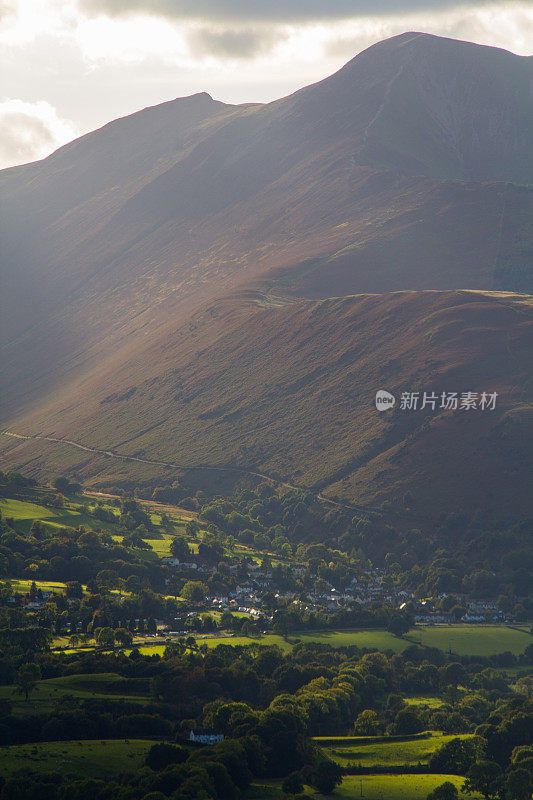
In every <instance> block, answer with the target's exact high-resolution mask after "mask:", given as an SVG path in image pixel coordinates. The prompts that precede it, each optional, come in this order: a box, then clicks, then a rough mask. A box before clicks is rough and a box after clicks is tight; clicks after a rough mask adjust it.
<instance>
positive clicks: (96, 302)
mask: <svg viewBox="0 0 533 800" xmlns="http://www.w3.org/2000/svg"><path fill="white" fill-rule="evenodd" d="M532 81H533V62H532V60H531V59H530V58H522V57H518V56H514V55H512V54H510V53H507V52H504V51H500V50H496V49H494V48H485V47H480V46H477V45H473V44H468V43H464V42H456V41H453V40H449V39H441V38H438V37H434V36H427V35H425V34H418V33H407V34H404V35H402V36H398V37H394V38H392V39H389V40H387V41H385V42H381V43H380V44H378V45H375V46H373V47H371V48H369V49H368V50H366V51H365V52H363V53H361V54H360V55H358V56H357V57H356V58H354V59H353V60H352V61H350V62H349V63H348V64H346V66H345V67H343V68H342V69H341V70H340V71H339V72H338V73H336V74H335V75H332V76H330V77H329V78H327V79H325V80H323V81H321V82H319V83H317V84H314V85H312V86H309V87H306V88H305V89H302V90H300V91H298V92H296V93H294V94H293V95H291V96H289V97H286V98H283V99H281V100H278V101H275V102H273V103H269V104H267V105H261V104H248V105H243V106H231V105H227V104H224V103H220V102H217V101H215V100H213V99H212V98H211V97H210V96H209V95H207V94H199V95H193V96H192V97H189V98H179V99H177V100H174V101H172V102H170V103H166V104H163V105H161V106H156V107H154V108H150V109H145V110H144V111H141V112H139V113H137V114H133V115H131V116H130V117H126V118H124V119H120V120H116V121H114V122H112V123H110V124H109V125H107V126H104V127H103V128H102V129H100V130H98V131H95V132H93V133H90V134H88V135H87V136H84V137H82V138H81V139H78V140H76V141H75V142H72V143H70V144H69V145H67V146H65V147H63V148H61V149H60V150H58V151H57V152H56V153H54V154H53V155H52V156H50V157H49V158H47V159H45V160H44V161H41V162H37V163H35V164H28V165H25V166H23V167H17V168H13V169H10V170H5V171H4V172H2V173H0V202H1V203H2V222H1V230H0V235H1V237H2V242H3V264H2V271H3V276H2V314H1V317H0V324H1V327H2V342H3V345H2V351H1V363H2V374H3V384H4V397H3V402H2V426H3V427H4V428H7V429H9V430H12V431H15V432H18V433H21V434H24V435H28V434H34V433H38V434H45V435H51V436H55V437H63V436H66V437H67V438H71V439H72V440H73V441H76V442H79V443H81V444H84V445H86V446H87V445H88V446H91V447H96V448H99V449H104V450H108V449H116V448H118V449H121V450H122V451H123V452H128V453H137V452H139V453H141V454H142V455H143V457H144V458H146V460H149V459H150V460H154V461H157V460H160V461H161V460H168V461H169V462H172V463H175V464H184V465H190V464H209V465H224V466H226V465H235V464H238V465H240V466H244V467H246V468H254V469H261V470H263V469H264V470H270V471H277V472H279V474H280V475H281V476H282V477H284V478H287V479H290V480H295V481H296V480H297V481H298V482H301V483H303V484H306V485H313V486H317V487H321V486H332V489H331V491H332V492H333V493H336V494H339V495H341V496H343V497H347V498H352V499H353V498H360V499H361V500H364V501H365V502H368V503H374V502H381V500H382V499H386V498H387V497H388V496H392V495H395V494H396V493H397V492H399V491H403V490H404V485H405V486H407V485H413V486H417V487H418V486H420V485H421V483H424V484H426V485H427V498H426V499H424V500H423V502H426V501H431V502H432V503H433V502H434V499H433V495H434V494H435V493H436V480H437V478H436V474H435V471H437V472H438V474H439V475H440V473H441V469H442V465H441V466H439V467H438V469H437V467H436V466H435V465H434V461H433V458H432V456H431V453H433V451H434V449H435V448H437V449H439V448H440V447H441V443H442V441H443V440H444V437H446V440H447V442H448V444H447V456H446V458H447V459H448V460H447V462H446V469H447V471H448V472H450V473H451V477H450V481H451V484H450V495H449V497H452V496H453V497H454V498H455V497H457V498H458V499H459V501H460V502H464V503H466V504H468V505H472V506H477V505H478V504H479V503H481V502H483V503H484V502H485V501H487V502H491V503H494V504H495V505H497V504H498V503H499V502H500V500H499V499H498V500H497V498H500V495H501V502H504V504H506V505H509V506H516V507H518V506H520V503H521V501H520V500H518V499H517V498H519V497H520V496H521V478H520V477H518V478H517V479H516V480H515V478H514V472H513V470H516V469H518V471H520V467H517V466H516V465H517V463H518V464H519V463H520V459H521V457H522V456H521V455H520V453H521V450H520V443H521V442H522V441H523V436H522V420H523V417H524V415H525V411H523V408H524V407H525V404H526V402H527V401H528V395H527V394H526V387H525V376H526V374H527V368H526V364H525V361H524V359H525V354H526V347H525V338H524V337H525V330H526V329H525V323H524V321H525V318H526V312H527V306H526V305H525V304H524V303H520V302H519V301H518V300H517V299H515V298H514V297H512V296H501V297H500V296H497V295H490V296H489V295H487V294H484V295H474V294H469V293H465V292H457V291H456V290H458V289H467V290H480V291H483V292H489V291H492V292H494V291H496V290H497V291H501V290H503V291H510V292H516V291H526V292H527V291H531V290H532V288H533V284H532V282H531V281H532V278H531V263H532V255H533V225H532V220H533V213H532V212H533V186H532V184H533V162H532V156H531V154H532V153H533V147H532V145H533V142H532V130H533V125H532V124H531V122H532V108H533V104H532V102H531V98H532V94H531V86H532ZM435 290H439V291H438V292H436V291H435ZM378 293H384V294H383V296H381V297H379V296H377V294H378ZM364 295H365V296H364ZM247 298H248V299H247ZM326 298H340V299H326ZM317 301H318V302H317ZM446 309H453V311H451V310H448V311H446ZM434 314H437V316H438V319H437V320H436V321H435V320H434V316H433V315H434ZM447 314H451V315H452V318H453V319H451V320H449V319H448V318H447V316H446V315H447ZM322 317H324V322H323V323H320V320H321V318H322ZM434 324H435V325H436V331H433V325H434ZM285 337H286V338H285ZM291 337H294V339H292V338H291ZM361 342H363V344H361ZM509 342H511V344H509ZM291 343H298V351H293V350H292V349H291V348H292V347H293V344H291ZM515 351H516V353H515ZM509 353H511V354H512V357H511V358H509ZM339 359H340V360H339ZM452 380H455V381H456V382H457V383H458V384H460V385H459V387H458V388H459V389H460V390H465V391H466V390H473V391H476V390H479V391H482V390H484V389H485V388H492V390H496V389H497V388H498V387H499V386H501V387H502V395H503V397H502V403H503V404H504V405H503V406H501V407H500V409H499V411H498V419H500V416H501V418H502V419H503V420H504V421H505V422H504V428H505V433H504V434H503V433H502V430H503V429H502V428H498V429H497V431H496V432H495V431H494V430H493V427H492V423H490V424H489V423H488V419H489V417H488V415H485V416H480V417H479V418H476V421H475V424H474V425H471V426H469V427H468V429H466V426H461V427H460V428H458V427H457V425H460V424H461V423H459V422H458V421H456V418H455V417H454V418H453V420H451V419H450V420H448V419H446V418H442V419H441V418H440V417H439V418H438V419H436V420H435V422H434V424H433V425H432V426H431V427H429V428H428V429H427V430H425V429H423V433H420V434H418V433H417V434H416V437H415V438H414V439H412V438H410V439H409V442H410V444H409V447H408V448H407V451H406V450H405V449H401V448H402V447H403V443H404V442H405V441H406V437H412V435H413V429H414V428H416V429H417V430H418V428H419V427H420V426H421V422H422V416H421V415H417V417H416V421H414V420H413V421H409V420H408V419H407V418H405V419H404V418H403V417H401V416H400V417H399V418H398V424H399V425H401V426H403V427H402V429H401V430H400V429H399V428H397V427H396V424H395V425H390V423H389V422H387V420H386V419H385V418H383V417H382V416H381V415H377V414H376V412H375V410H374V409H373V407H372V405H371V401H372V397H373V393H374V392H375V390H376V389H377V388H381V387H382V386H385V385H386V386H388V387H389V388H391V389H393V390H394V389H396V390H401V389H410V388H411V387H412V386H413V384H414V385H415V386H420V387H421V388H425V387H426V386H428V388H432V386H435V388H441V387H442V389H443V390H447V389H448V388H449V387H448V385H446V386H444V384H445V383H446V384H447V382H448V381H452ZM471 383H475V386H472V385H471ZM429 384H431V386H430V385H429ZM437 384H438V386H437ZM450 390H454V387H452V388H451V389H450ZM504 397H505V400H504V399H503V398H504ZM393 413H394V415H396V414H397V412H396V411H395V412H393ZM394 419H396V416H395V417H394ZM457 419H462V417H458V418H457ZM490 419H493V418H492V417H490ZM406 420H407V421H406ZM487 425H488V426H489V427H488V429H487V430H485V427H486V426H487ZM463 427H465V430H464V431H463ZM389 428H390V429H389ZM404 428H405V430H404ZM466 430H468V432H469V435H470V432H471V433H472V434H473V436H474V439H475V440H476V442H477V438H476V437H480V436H482V437H483V438H482V441H483V444H479V443H478V444H476V445H475V448H476V451H479V459H480V460H481V461H482V462H483V467H482V469H483V474H485V473H486V478H484V479H481V478H480V477H479V476H477V475H476V478H475V485H472V484H473V483H474V482H473V481H472V479H471V478H468V475H469V474H471V473H470V472H469V467H468V466H467V461H466V459H465V448H466V443H467V440H468V436H466ZM309 431H312V432H313V436H312V437H310V436H309ZM503 435H505V436H509V437H510V438H509V440H508V442H507V444H506V446H505V448H503V447H499V446H498V441H499V440H498V436H503ZM465 436H466V438H465ZM515 436H516V442H517V444H516V446H517V447H518V448H519V450H520V453H519V455H518V456H516V454H515V453H514V450H513V447H514V441H515ZM506 441H507V440H506ZM450 442H451V444H450ZM470 444H471V446H472V447H474V440H472V443H469V446H470ZM1 447H2V448H3V449H4V450H5V451H6V452H5V457H6V459H7V460H8V461H9V463H16V464H19V463H22V462H24V461H26V460H28V459H30V460H31V459H33V458H34V457H35V456H37V457H38V459H39V461H38V463H36V464H35V465H34V466H35V468H36V469H37V468H39V469H41V470H42V469H45V468H52V466H53V467H54V468H59V467H62V466H64V467H70V468H75V467H76V468H79V469H80V470H81V472H82V474H83V475H84V477H87V478H95V480H96V475H97V474H100V477H101V480H104V477H105V476H108V477H109V476H112V475H114V476H115V477H116V476H117V474H120V475H121V476H122V477H123V478H125V479H126V478H127V477H128V476H129V477H133V476H134V475H136V474H137V473H138V472H139V471H141V472H143V471H144V473H150V474H152V475H153V473H154V471H155V472H157V470H158V469H160V467H156V466H154V467H153V468H152V467H150V466H149V465H145V466H144V467H142V468H141V467H140V466H139V465H133V464H131V463H130V464H126V463H123V462H116V463H115V464H114V465H113V466H111V465H110V464H109V463H108V460H107V459H102V457H90V456H88V455H87V454H86V453H85V455H82V459H83V461H84V463H83V464H82V463H81V462H80V461H79V459H80V452H78V453H76V452H75V451H72V448H70V449H69V450H68V452H64V448H63V450H61V453H60V450H59V449H56V450H55V455H54V454H53V452H52V451H53V446H52V445H43V444H41V445H38V444H37V443H35V442H34V443H32V444H31V445H29V444H26V445H20V444H18V445H16V446H15V447H14V443H13V442H12V441H5V442H4V441H2V444H1ZM13 448H14V449H13ZM43 448H44V449H43ZM503 450H505V452H501V453H500V451H503ZM402 453H403V455H401V454H402ZM317 454H319V457H318V458H317ZM501 459H503V460H501ZM102 461H103V463H102ZM459 462H461V465H460V464H459ZM507 462H509V463H507ZM32 463H33V462H32ZM504 463H505V473H506V475H507V476H508V478H506V480H508V484H509V485H508V487H507V485H506V483H505V480H504V481H500V480H499V479H498V480H496V477H495V476H496V474H499V473H500V472H501V471H502V464H504ZM508 468H509V469H508ZM509 470H511V472H509ZM419 473H423V474H419ZM377 475H379V481H375V478H376V476H377ZM461 476H462V477H461ZM339 480H342V483H341V484H338V481H339ZM494 483H498V484H499V487H500V489H501V491H500V489H498V491H496V493H493V491H492V490H493V484H494ZM378 484H379V487H378ZM506 487H507V488H506ZM424 491H425V490H424ZM452 493H453V494H452ZM447 497H448V496H447V495H446V493H442V496H441V499H440V500H439V501H438V502H442V503H444V502H447ZM449 497H448V499H449ZM435 502H436V500H435Z"/></svg>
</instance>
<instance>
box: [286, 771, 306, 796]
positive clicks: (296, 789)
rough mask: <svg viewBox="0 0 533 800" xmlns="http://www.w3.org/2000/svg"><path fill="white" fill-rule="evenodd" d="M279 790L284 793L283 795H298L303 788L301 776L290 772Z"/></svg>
mask: <svg viewBox="0 0 533 800" xmlns="http://www.w3.org/2000/svg"><path fill="white" fill-rule="evenodd" d="M281 788H282V790H283V791H284V792H285V794H300V792H301V791H302V790H303V788H304V784H303V781H302V776H301V775H300V773H299V772H291V774H290V775H287V777H286V778H285V780H284V781H283V783H282V784H281Z"/></svg>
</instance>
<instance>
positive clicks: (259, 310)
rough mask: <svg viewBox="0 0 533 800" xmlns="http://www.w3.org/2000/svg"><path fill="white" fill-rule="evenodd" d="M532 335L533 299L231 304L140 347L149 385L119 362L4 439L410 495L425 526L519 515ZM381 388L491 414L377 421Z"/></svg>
mask: <svg viewBox="0 0 533 800" xmlns="http://www.w3.org/2000/svg"><path fill="white" fill-rule="evenodd" d="M531 324H532V316H531V298H526V297H525V296H522V297H520V296H513V295H487V294H484V293H475V292H465V291H461V292H451V291H447V292H398V293H391V294H387V295H373V296H364V295H361V296H353V297H344V298H332V299H329V300H322V301H311V300H297V301H294V302H287V301H280V302H279V304H270V305H265V303H264V301H263V300H262V299H261V298H247V299H244V298H236V299H234V300H233V301H228V300H226V301H223V302H220V303H216V304H214V305H212V306H210V307H209V308H207V309H206V310H205V311H204V312H203V313H201V314H199V315H197V316H196V317H195V319H194V320H193V321H192V322H191V323H187V325H186V326H182V327H179V326H177V327H176V329H175V330H174V332H173V334H172V335H168V336H167V337H166V338H165V340H164V342H158V343H155V344H152V345H149V346H148V347H147V349H146V350H145V351H144V352H143V353H142V359H141V360H142V364H143V370H142V372H141V371H140V370H139V366H138V364H137V363H136V360H135V359H133V360H132V361H130V362H127V363H124V364H123V365H122V367H121V368H120V369H119V370H118V371H117V372H116V373H115V374H114V375H110V374H109V375H106V376H103V377H102V378H101V379H99V380H96V379H94V380H93V381H91V383H90V384H89V386H90V390H91V394H90V396H87V394H86V391H85V388H84V385H83V383H80V384H79V385H77V386H75V387H74V388H73V391H72V394H71V395H62V397H61V401H62V405H57V404H52V405H51V406H50V407H49V408H48V409H45V411H44V414H45V416H44V420H45V422H44V423H43V422H42V421H41V420H42V414H43V409H41V408H40V409H39V411H38V413H37V414H34V415H29V416H27V417H25V418H22V419H20V420H17V421H16V422H15V424H14V426H13V430H15V431H19V432H24V431H31V432H32V433H39V434H45V435H50V436H53V437H55V438H59V439H67V440H73V441H76V442H78V443H81V444H83V445H85V446H88V447H92V448H97V449H99V450H111V451H112V452H113V453H114V454H116V455H128V456H135V457H137V458H140V459H143V460H144V459H146V460H147V461H150V460H154V461H155V460H159V461H167V462H170V463H173V464H178V465H183V466H184V467H187V466H191V467H192V466H199V465H218V466H226V467H232V466H233V467H235V466H238V467H241V468H243V469H245V470H250V471H258V472H263V473H267V474H270V475H271V474H275V475H280V476H282V477H283V478H284V479H286V480H290V481H293V482H294V483H295V484H298V485H303V486H309V487H313V488H315V489H316V490H319V489H323V490H324V493H325V494H329V495H337V496H339V497H341V498H343V499H346V500H348V501H350V502H357V503H362V504H365V505H371V506H375V505H376V504H379V503H381V502H382V501H383V500H385V499H390V498H392V497H398V496H402V495H403V494H404V493H405V492H406V491H407V490H411V492H412V493H413V495H414V497H415V498H416V501H415V505H416V506H417V507H418V508H419V509H420V508H425V509H426V510H427V511H428V513H429V512H430V511H431V512H435V513H436V512H439V511H441V510H443V509H445V508H446V507H447V506H448V505H449V504H453V507H454V508H455V507H456V506H458V507H465V508H469V509H471V510H475V509H476V508H480V507H483V508H485V509H488V508H493V509H498V510H499V511H502V510H503V509H506V510H507V511H508V512H511V511H514V512H515V513H523V512H525V509H526V506H527V491H526V487H527V482H528V474H530V471H531V466H532V465H531V450H530V447H529V445H528V440H529V435H530V433H531V413H530V411H531V409H530V406H528V403H527V398H528V385H527V382H528V376H530V375H531V373H532V367H533V364H532V357H531V349H530V343H531ZM378 389H387V390H388V391H390V392H392V393H393V394H395V396H396V397H397V398H398V400H399V398H400V396H401V393H402V392H404V391H407V392H410V391H419V392H421V393H422V392H424V391H427V392H428V393H429V392H435V393H436V394H437V395H439V397H440V394H441V392H459V393H461V392H468V391H471V392H478V393H481V392H483V391H486V392H497V393H498V399H497V404H496V409H495V410H494V411H489V410H484V411H483V410H481V409H479V408H478V409H476V410H470V411H464V410H463V411H461V410H457V411H443V410H440V409H439V408H438V407H437V408H436V409H435V410H434V411H432V410H430V411H428V410H427V409H426V410H416V411H407V410H402V409H401V408H400V407H399V404H397V405H396V407H395V408H394V410H392V411H387V412H383V413H378V412H377V410H376V408H375V405H374V398H375V393H376V391H377V390H378ZM2 445H3V446H4V447H5V448H8V454H7V457H8V459H9V461H10V463H13V464H14V463H23V462H27V464H28V466H29V467H30V468H31V469H39V468H40V467H42V464H43V458H44V463H48V464H50V463H54V465H55V466H57V467H59V466H60V465H61V459H64V458H65V457H66V458H67V463H68V464H69V466H70V467H71V468H75V469H76V470H77V471H78V472H79V473H80V475H82V476H83V477H87V476H92V477H95V478H96V482H100V483H102V482H104V483H105V481H106V480H109V479H110V477H112V476H118V475H123V474H125V473H124V464H125V463H126V462H120V461H117V460H115V459H109V458H107V459H106V458H103V457H102V456H100V457H97V458H96V460H95V459H94V457H91V455H90V454H89V453H87V452H85V451H79V450H76V449H74V448H72V447H71V448H70V450H69V448H68V447H64V446H57V445H55V444H52V443H51V442H42V441H31V442H20V441H17V440H15V439H12V438H9V439H8V437H3V442H2ZM65 450H67V451H69V452H67V453H65ZM127 466H128V468H129V467H132V466H133V467H137V468H138V467H139V465H138V464H129V465H127ZM143 467H144V468H143V470H142V471H141V473H140V474H142V475H144V476H156V475H167V476H168V474H172V470H170V471H169V470H166V469H164V468H161V466H158V465H156V464H151V465H150V464H144V465H143Z"/></svg>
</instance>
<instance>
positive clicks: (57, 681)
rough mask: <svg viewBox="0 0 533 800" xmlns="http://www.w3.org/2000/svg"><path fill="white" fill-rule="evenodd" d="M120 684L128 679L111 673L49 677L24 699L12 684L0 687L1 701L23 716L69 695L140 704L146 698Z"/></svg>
mask: <svg viewBox="0 0 533 800" xmlns="http://www.w3.org/2000/svg"><path fill="white" fill-rule="evenodd" d="M121 684H123V685H124V687H126V686H127V680H126V679H125V678H123V677H122V676H120V675H117V674H114V673H98V674H96V675H72V676H68V677H61V678H49V679H47V680H41V681H39V682H38V683H37V685H36V687H35V690H34V692H32V695H31V697H30V698H29V700H27V701H26V700H24V699H23V698H22V697H21V696H20V695H17V694H16V693H15V690H14V687H13V686H0V700H9V701H10V702H11V703H12V704H13V711H14V713H15V714H17V715H22V716H24V715H27V714H34V713H41V714H45V713H51V711H52V710H54V709H57V708H59V707H60V706H61V704H63V703H64V702H65V700H67V699H68V698H76V699H78V700H87V699H90V698H93V699H94V698H99V699H114V700H128V702H132V703H140V704H142V703H147V702H148V701H149V698H148V696H142V695H135V694H133V693H131V692H126V691H124V692H121V686H120V685H121Z"/></svg>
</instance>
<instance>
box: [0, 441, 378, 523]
mask: <svg viewBox="0 0 533 800" xmlns="http://www.w3.org/2000/svg"><path fill="white" fill-rule="evenodd" d="M0 434H1V435H2V436H12V437H13V438H14V439H24V440H30V441H31V440H35V439H39V440H42V441H46V442H52V443H53V444H62V445H69V446H70V447H77V448H78V450H84V451H85V452H87V453H94V454H95V455H99V456H105V457H106V458H118V459H120V460H121V461H135V462H137V463H139V464H153V465H154V466H157V467H167V468H169V469H179V470H188V469H205V470H210V471H213V472H237V473H239V474H241V475H251V476H253V477H255V478H261V479H262V480H265V481H268V482H269V483H272V484H274V485H275V486H282V487H284V488H286V489H292V490H294V491H297V492H301V491H307V492H309V491H310V492H312V491H313V490H312V489H309V487H307V486H297V485H296V484H294V483H288V482H286V481H280V480H277V479H276V478H272V477H271V476H270V475H266V474H265V473H263V472H254V471H253V470H249V469H244V468H243V467H215V466H212V465H209V464H175V463H173V462H171V461H160V460H158V459H154V458H139V456H127V455H123V454H122V453H117V452H115V451H114V450H101V449H99V448H98V447H87V445H84V444H79V443H78V442H73V441H72V440H71V439H59V438H57V437H55V436H41V435H40V434H38V433H34V434H32V435H31V436H26V435H24V434H22V433H13V432H12V431H7V430H2V431H0ZM313 494H314V495H315V497H316V499H317V500H319V501H320V502H322V503H328V504H329V505H332V506H335V507H337V508H346V509H349V510H353V511H363V512H365V513H370V514H375V513H377V509H372V508H367V507H364V506H359V505H354V504H350V503H339V502H338V501H337V500H331V499H330V498H329V497H324V495H322V494H321V493H320V492H318V493H316V492H313Z"/></svg>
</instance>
